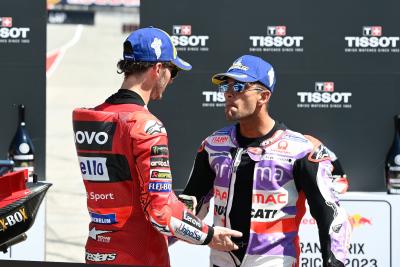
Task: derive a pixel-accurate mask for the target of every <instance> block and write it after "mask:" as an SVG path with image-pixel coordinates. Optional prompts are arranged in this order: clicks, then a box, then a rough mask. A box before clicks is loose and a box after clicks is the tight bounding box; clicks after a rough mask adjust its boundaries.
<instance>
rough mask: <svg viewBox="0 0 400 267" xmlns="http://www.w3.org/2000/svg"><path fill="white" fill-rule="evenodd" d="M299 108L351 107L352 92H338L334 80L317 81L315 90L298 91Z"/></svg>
mask: <svg viewBox="0 0 400 267" xmlns="http://www.w3.org/2000/svg"><path fill="white" fill-rule="evenodd" d="M297 96H298V97H299V102H298V103H297V107H298V108H351V103H350V98H351V97H352V93H351V92H336V91H335V83H334V82H331V81H330V82H315V83H314V92H310V91H309V92H297Z"/></svg>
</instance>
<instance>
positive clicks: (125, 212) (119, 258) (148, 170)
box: [73, 89, 214, 266]
mask: <svg viewBox="0 0 400 267" xmlns="http://www.w3.org/2000/svg"><path fill="white" fill-rule="evenodd" d="M73 128H74V135H75V145H76V149H77V153H78V159H79V164H80V169H81V173H82V178H83V181H84V185H85V188H86V194H87V207H88V210H89V214H90V217H91V222H90V225H89V237H88V239H87V243H86V262H87V263H103V264H131V265H140V266H170V263H169V256H168V244H167V236H175V237H177V238H179V239H182V240H185V241H187V242H189V243H193V244H208V243H209V242H210V241H211V239H212V236H213V232H214V231H213V228H212V227H209V226H208V225H206V224H203V222H202V221H201V220H200V219H198V218H197V217H195V216H194V215H193V214H192V213H191V212H190V211H188V210H187V209H186V207H185V206H184V204H183V203H182V202H180V201H179V200H178V199H177V197H176V196H175V194H174V193H173V191H172V175H171V170H170V166H169V156H168V139H167V134H166V131H165V128H164V126H163V124H162V123H161V122H160V121H159V120H158V119H157V118H156V117H155V116H154V115H152V114H151V113H150V112H149V111H148V110H147V107H146V106H145V103H144V101H143V100H142V98H141V97H140V96H139V95H138V94H136V93H135V92H133V91H129V90H126V89H120V90H119V91H118V92H117V93H116V94H114V95H112V96H111V97H109V98H108V99H107V100H106V102H105V103H103V104H101V105H99V106H97V107H95V108H94V109H75V110H74V111H73Z"/></svg>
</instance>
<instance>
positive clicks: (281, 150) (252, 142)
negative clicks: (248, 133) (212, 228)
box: [183, 123, 351, 267]
mask: <svg viewBox="0 0 400 267" xmlns="http://www.w3.org/2000/svg"><path fill="white" fill-rule="evenodd" d="M331 171H332V165H331V162H330V158H329V153H328V152H327V151H326V149H325V147H324V146H323V145H322V144H320V143H316V144H313V143H312V142H311V141H310V140H308V139H307V138H305V137H304V136H303V135H302V134H300V133H297V132H294V131H291V130H289V129H287V128H286V127H285V126H284V125H283V124H279V123H275V126H274V128H273V129H272V130H271V131H270V132H269V133H268V134H267V135H265V136H263V137H260V138H254V139H250V138H245V137H243V136H241V135H240V130H239V124H238V125H236V126H228V127H226V128H223V129H221V130H219V131H216V132H214V133H213V134H212V135H211V136H209V137H208V138H206V139H205V140H204V141H203V143H202V145H201V147H200V148H199V151H198V154H197V156H196V160H195V163H194V166H193V169H192V173H191V175H190V179H189V181H188V184H187V185H186V188H185V190H184V191H183V194H186V195H192V196H195V197H196V198H197V200H198V203H199V204H198V206H197V208H196V211H197V216H199V217H200V218H202V217H204V216H205V215H206V214H207V212H208V209H209V205H210V200H211V198H212V197H214V224H215V225H219V226H225V227H229V228H232V229H234V230H238V231H241V232H242V233H243V237H241V238H232V241H234V242H235V243H236V244H237V245H238V246H239V250H236V251H232V252H221V251H216V250H211V255H210V260H211V266H219V267H229V266H249V267H250V266H251V267H255V266H264V267H265V266H274V267H277V266H285V267H286V266H290V267H292V266H299V255H300V247H299V236H298V230H299V225H300V221H301V219H302V217H303V215H304V213H305V210H306V207H305V201H306V200H307V201H308V204H309V207H310V212H311V215H312V216H313V217H314V218H315V219H316V221H317V225H318V229H319V238H320V245H321V252H322V258H323V262H324V266H344V264H343V263H344V262H345V258H346V254H347V245H348V244H349V237H350V233H351V225H350V222H349V221H348V216H347V215H346V212H345V211H344V210H343V209H342V208H341V207H340V206H339V202H338V198H337V195H336V192H335V191H334V190H333V188H332V177H331Z"/></svg>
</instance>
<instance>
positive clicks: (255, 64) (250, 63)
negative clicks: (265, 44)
mask: <svg viewBox="0 0 400 267" xmlns="http://www.w3.org/2000/svg"><path fill="white" fill-rule="evenodd" d="M227 78H232V79H234V80H237V81H240V82H259V83H261V84H263V85H264V86H265V87H267V88H268V89H269V90H270V91H271V92H273V91H274V87H275V83H276V79H275V72H274V68H273V67H272V65H271V64H269V63H268V62H266V61H265V60H263V59H262V58H259V57H255V56H250V55H244V56H241V57H240V58H238V59H236V60H235V62H233V64H232V66H230V68H229V69H228V71H227V72H225V73H218V74H215V75H214V76H213V77H212V79H211V80H212V82H213V83H214V84H217V85H218V84H220V83H222V82H223V81H225V80H226V79H227Z"/></svg>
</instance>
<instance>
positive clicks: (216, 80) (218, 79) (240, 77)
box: [211, 72, 257, 85]
mask: <svg viewBox="0 0 400 267" xmlns="http://www.w3.org/2000/svg"><path fill="white" fill-rule="evenodd" d="M227 78H232V79H234V80H237V81H239V82H246V83H247V82H255V81H256V80H257V79H256V78H254V77H251V76H249V75H247V74H244V73H234V72H225V73H218V74H215V75H214V76H212V78H211V81H212V83H213V84H216V85H218V84H220V83H222V82H223V81H225V80H226V79H227Z"/></svg>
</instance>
